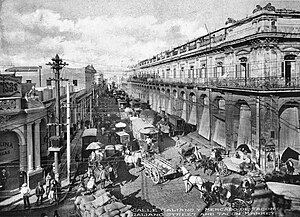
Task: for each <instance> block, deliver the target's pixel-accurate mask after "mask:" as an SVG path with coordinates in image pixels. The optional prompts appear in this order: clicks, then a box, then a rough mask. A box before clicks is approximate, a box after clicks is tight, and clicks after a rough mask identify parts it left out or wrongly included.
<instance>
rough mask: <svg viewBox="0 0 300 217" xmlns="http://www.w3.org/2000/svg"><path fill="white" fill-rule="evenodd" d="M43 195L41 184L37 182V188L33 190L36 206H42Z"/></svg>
mask: <svg viewBox="0 0 300 217" xmlns="http://www.w3.org/2000/svg"><path fill="white" fill-rule="evenodd" d="M44 193H45V190H44V187H43V185H42V184H41V182H38V186H37V187H36V188H35V195H36V197H37V200H36V205H37V206H39V205H42V204H43V195H44Z"/></svg>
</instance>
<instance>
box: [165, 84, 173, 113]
mask: <svg viewBox="0 0 300 217" xmlns="http://www.w3.org/2000/svg"><path fill="white" fill-rule="evenodd" d="M166 113H167V114H169V115H170V114H172V99H171V90H170V89H167V91H166Z"/></svg>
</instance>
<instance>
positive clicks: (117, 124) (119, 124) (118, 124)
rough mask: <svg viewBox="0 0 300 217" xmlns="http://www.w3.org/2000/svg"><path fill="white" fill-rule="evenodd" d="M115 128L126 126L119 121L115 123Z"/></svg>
mask: <svg viewBox="0 0 300 217" xmlns="http://www.w3.org/2000/svg"><path fill="white" fill-rule="evenodd" d="M115 126H116V127H117V128H122V127H126V124H125V123H123V122H119V123H116V125H115Z"/></svg>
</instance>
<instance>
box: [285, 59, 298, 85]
mask: <svg viewBox="0 0 300 217" xmlns="http://www.w3.org/2000/svg"><path fill="white" fill-rule="evenodd" d="M295 69H296V61H295V56H294V55H287V56H285V57H284V63H283V65H282V77H284V79H285V84H286V85H291V81H292V77H293V76H294V75H295V74H296V70H295Z"/></svg>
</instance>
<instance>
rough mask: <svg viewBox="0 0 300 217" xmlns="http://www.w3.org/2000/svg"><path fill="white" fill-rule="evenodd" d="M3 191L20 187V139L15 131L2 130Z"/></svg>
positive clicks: (0, 151)
mask: <svg viewBox="0 0 300 217" xmlns="http://www.w3.org/2000/svg"><path fill="white" fill-rule="evenodd" d="M0 138H1V141H0V176H1V177H0V181H1V183H0V185H1V188H0V189H1V191H10V190H13V189H17V188H19V172H20V139H19V135H18V134H17V133H15V132H13V131H2V132H0Z"/></svg>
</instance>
